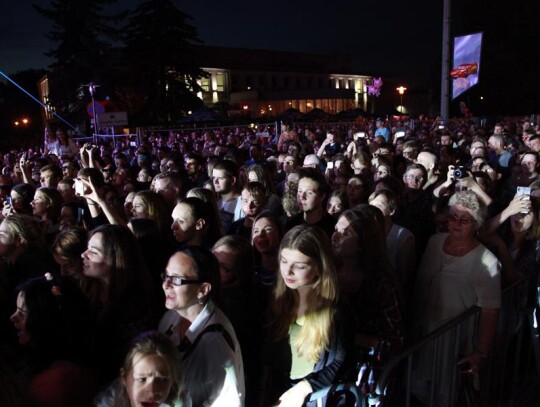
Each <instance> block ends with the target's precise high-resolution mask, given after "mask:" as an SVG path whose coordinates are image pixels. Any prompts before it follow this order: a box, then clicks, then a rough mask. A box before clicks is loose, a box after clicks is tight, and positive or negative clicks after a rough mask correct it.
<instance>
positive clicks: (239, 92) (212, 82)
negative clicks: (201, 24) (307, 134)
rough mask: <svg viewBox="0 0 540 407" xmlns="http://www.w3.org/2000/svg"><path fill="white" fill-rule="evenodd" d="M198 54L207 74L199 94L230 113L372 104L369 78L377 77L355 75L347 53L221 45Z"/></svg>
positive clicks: (262, 113)
mask: <svg viewBox="0 0 540 407" xmlns="http://www.w3.org/2000/svg"><path fill="white" fill-rule="evenodd" d="M197 52H198V58H199V60H200V63H201V66H202V67H203V68H202V69H203V70H204V71H205V72H207V73H208V77H207V78H203V79H202V80H201V81H200V82H199V84H200V86H201V88H202V89H203V90H202V92H199V93H198V96H199V97H200V98H201V99H202V100H203V102H204V104H205V105H206V106H208V107H213V106H215V105H216V104H222V105H227V106H228V110H229V115H231V116H235V115H243V116H254V117H265V116H275V115H278V114H280V113H282V112H284V111H286V110H287V109H290V108H293V109H298V110H299V111H300V112H302V113H309V112H310V111H311V110H313V109H321V110H323V111H325V112H327V113H330V114H336V113H338V112H340V111H344V110H349V109H355V108H361V109H363V110H366V108H367V82H368V81H370V80H372V79H373V78H372V76H369V75H361V74H358V73H352V72H351V71H350V68H349V66H350V63H349V60H348V57H347V56H346V55H341V54H337V55H314V54H300V53H292V52H282V51H266V50H250V49H239V48H222V47H198V51H197Z"/></svg>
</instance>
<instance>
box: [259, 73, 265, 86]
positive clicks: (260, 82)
mask: <svg viewBox="0 0 540 407" xmlns="http://www.w3.org/2000/svg"><path fill="white" fill-rule="evenodd" d="M259 86H266V76H264V75H260V76H259Z"/></svg>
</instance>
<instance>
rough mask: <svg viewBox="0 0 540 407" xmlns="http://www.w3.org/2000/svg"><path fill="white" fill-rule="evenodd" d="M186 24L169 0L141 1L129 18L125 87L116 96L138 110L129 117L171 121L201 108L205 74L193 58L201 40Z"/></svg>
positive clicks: (183, 17) (187, 19)
mask: <svg viewBox="0 0 540 407" xmlns="http://www.w3.org/2000/svg"><path fill="white" fill-rule="evenodd" d="M190 20H191V17H190V16H189V15H187V14H186V13H184V12H183V11H181V10H179V9H178V8H176V6H175V5H174V4H173V2H172V1H169V0H147V1H144V2H142V3H141V4H140V5H139V6H138V7H137V8H136V9H135V10H134V11H133V12H132V13H131V15H130V18H129V23H128V25H127V27H126V28H125V30H124V33H125V44H126V48H125V61H126V68H127V69H126V70H125V78H127V83H126V85H125V86H124V87H123V89H119V94H121V95H122V96H123V98H124V99H125V101H129V102H130V103H131V105H132V107H133V108H135V109H137V108H138V109H140V110H139V111H134V112H132V114H133V113H134V114H136V115H137V116H138V117H140V118H144V119H146V120H149V121H154V122H155V121H158V122H170V121H172V120H175V119H177V118H179V117H181V116H182V115H183V113H184V112H185V111H186V110H189V109H192V108H194V107H196V106H197V105H201V104H202V101H201V100H200V99H198V98H197V97H196V96H195V93H196V92H197V91H199V90H200V88H199V85H198V84H197V80H198V79H200V78H202V77H204V76H205V73H204V71H202V70H201V69H200V67H199V65H198V64H197V60H196V57H195V53H194V47H195V46H196V44H198V43H200V42H201V41H200V40H199V38H198V34H197V29H196V28H195V27H194V26H193V25H191V24H190ZM136 95H139V96H138V99H137V100H138V103H137V100H135V102H134V100H133V99H134V98H135V96H136ZM140 95H145V96H146V97H145V98H144V100H145V102H146V103H141V102H143V99H141V97H140Z"/></svg>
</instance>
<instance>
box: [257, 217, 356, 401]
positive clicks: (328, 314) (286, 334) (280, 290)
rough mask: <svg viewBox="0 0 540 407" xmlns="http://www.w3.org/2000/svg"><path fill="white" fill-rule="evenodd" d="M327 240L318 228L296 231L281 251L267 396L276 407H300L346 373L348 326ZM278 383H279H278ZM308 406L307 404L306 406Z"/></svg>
mask: <svg viewBox="0 0 540 407" xmlns="http://www.w3.org/2000/svg"><path fill="white" fill-rule="evenodd" d="M331 256H332V252H331V249H330V240H329V238H328V237H327V236H326V234H325V233H324V232H323V231H322V230H321V229H320V228H318V227H314V226H308V225H300V226H296V227H294V228H292V229H291V230H290V231H289V232H288V233H287V234H286V235H285V236H284V238H283V241H282V243H281V246H280V250H279V270H280V274H281V275H280V278H278V280H277V282H276V288H275V290H274V301H273V304H272V319H271V324H270V327H271V332H270V336H271V337H272V338H273V343H271V344H269V345H268V349H267V353H266V354H265V356H267V357H270V358H271V359H268V362H269V364H271V369H272V373H273V380H274V381H273V386H272V388H271V389H270V394H269V396H270V397H271V400H273V399H274V397H276V398H277V397H278V398H279V400H280V406H298V407H300V406H302V405H303V403H304V401H305V399H306V397H307V396H308V395H309V394H310V393H312V392H315V391H317V390H320V389H321V388H323V387H325V386H328V385H331V384H333V383H336V382H337V381H338V380H339V379H341V378H342V377H343V376H344V375H345V373H346V372H347V370H348V367H349V362H350V358H351V355H352V352H351V347H352V332H351V330H350V328H352V326H351V325H352V324H351V323H350V320H349V321H348V320H347V318H346V317H345V312H344V311H345V310H344V309H342V308H341V307H338V283H337V274H336V269H335V266H334V263H333V261H332V257H331ZM280 378H281V379H285V380H281V383H279V379H280ZM308 405H311V403H308Z"/></svg>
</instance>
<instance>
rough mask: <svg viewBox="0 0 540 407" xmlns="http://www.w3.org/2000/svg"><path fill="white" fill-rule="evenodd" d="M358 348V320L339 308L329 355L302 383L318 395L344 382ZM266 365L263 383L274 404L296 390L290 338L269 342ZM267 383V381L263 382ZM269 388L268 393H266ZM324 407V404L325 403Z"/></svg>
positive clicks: (314, 403) (322, 357) (319, 361)
mask: <svg viewBox="0 0 540 407" xmlns="http://www.w3.org/2000/svg"><path fill="white" fill-rule="evenodd" d="M353 346H354V318H353V317H352V315H351V312H350V311H349V308H348V307H346V306H344V305H339V306H338V307H337V308H336V310H335V312H334V320H333V327H332V335H331V338H330V344H329V347H328V350H327V351H324V352H323V353H322V355H321V357H320V358H319V360H318V361H317V363H316V364H315V366H314V368H313V372H311V373H310V374H308V375H307V376H305V377H304V378H303V379H302V380H307V381H308V382H309V384H310V385H311V388H312V389H313V392H316V391H318V390H320V389H323V388H324V387H327V386H330V385H331V384H334V383H338V382H340V381H341V380H342V379H344V378H345V377H346V376H347V375H348V373H349V372H350V369H351V368H352V367H353V364H354V360H353V354H354V352H353ZM263 365H264V368H265V370H266V379H267V381H266V382H263V384H262V387H263V390H266V393H267V399H268V400H267V401H268V402H273V401H276V400H278V399H279V397H280V396H281V395H282V394H283V393H284V392H285V391H287V390H288V389H289V388H291V387H292V386H294V385H295V384H296V382H298V381H300V380H297V381H291V379H290V377H289V374H290V371H291V366H292V353H291V347H290V344H289V338H288V337H287V338H284V339H283V340H281V341H278V342H269V343H267V344H266V346H265V350H264V351H263ZM263 380H265V378H263ZM265 387H266V389H264V388H265ZM312 405H313V406H315V405H316V402H310V403H308V404H307V406H312ZM323 405H324V403H323Z"/></svg>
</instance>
